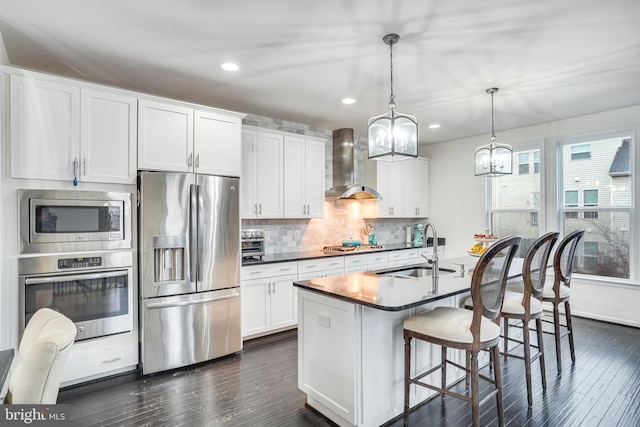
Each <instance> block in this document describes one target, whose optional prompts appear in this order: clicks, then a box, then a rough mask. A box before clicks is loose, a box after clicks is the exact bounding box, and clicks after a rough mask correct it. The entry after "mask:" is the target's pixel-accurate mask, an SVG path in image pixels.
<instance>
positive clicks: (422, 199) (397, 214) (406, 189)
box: [365, 157, 429, 218]
mask: <svg viewBox="0 0 640 427" xmlns="http://www.w3.org/2000/svg"><path fill="white" fill-rule="evenodd" d="M365 179H366V181H367V183H369V184H370V185H372V186H373V187H374V188H375V189H376V190H377V191H378V193H380V194H381V195H382V200H378V201H377V203H376V211H377V212H376V213H375V214H372V216H376V217H378V218H425V217H427V216H428V210H429V206H428V202H429V159H426V158H421V157H418V158H416V159H408V160H402V161H398V162H385V161H375V160H369V161H367V162H365Z"/></svg>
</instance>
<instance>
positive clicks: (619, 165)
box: [557, 133, 634, 279]
mask: <svg viewBox="0 0 640 427" xmlns="http://www.w3.org/2000/svg"><path fill="white" fill-rule="evenodd" d="M632 151H633V135H631V134H630V133H625V134H617V135H607V136H605V137H593V138H581V139H579V140H567V141H559V142H558V162H559V171H558V172H559V174H558V182H557V184H558V195H560V197H563V198H564V200H559V201H558V206H559V212H558V213H559V216H560V218H561V224H562V232H563V234H564V235H566V234H568V233H570V232H572V231H574V230H579V229H584V230H585V235H584V238H583V241H582V242H581V243H580V244H579V245H578V248H577V250H576V256H575V260H574V272H575V273H583V274H590V275H594V276H603V277H613V278H621V279H629V278H630V274H631V270H630V264H631V261H630V250H629V249H630V247H631V240H630V239H631V235H632V234H631V225H632V224H631V218H633V216H634V215H633V206H634V204H633V197H632V195H633V191H632V186H633V180H634V177H633V156H632Z"/></svg>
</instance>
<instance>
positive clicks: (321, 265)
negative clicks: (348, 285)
mask: <svg viewBox="0 0 640 427" xmlns="http://www.w3.org/2000/svg"><path fill="white" fill-rule="evenodd" d="M338 268H344V257H343V256H332V257H327V258H317V259H308V260H304V261H298V274H299V275H300V274H306V273H313V272H316V271H320V272H323V271H326V270H335V269H338ZM316 277H317V276H316Z"/></svg>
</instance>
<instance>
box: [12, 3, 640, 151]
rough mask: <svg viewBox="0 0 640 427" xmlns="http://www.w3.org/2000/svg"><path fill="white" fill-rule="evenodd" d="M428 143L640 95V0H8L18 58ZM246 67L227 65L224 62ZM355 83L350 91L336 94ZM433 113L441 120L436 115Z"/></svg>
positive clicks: (107, 80)
mask: <svg viewBox="0 0 640 427" xmlns="http://www.w3.org/2000/svg"><path fill="white" fill-rule="evenodd" d="M387 33H397V34H399V35H400V41H399V43H398V44H397V45H395V46H394V48H393V70H394V73H393V77H394V85H393V89H394V95H395V97H396V104H397V109H398V111H400V112H403V113H409V114H413V115H416V116H417V117H418V123H419V142H420V143H421V144H427V143H434V142H439V141H447V140H452V139H456V138H461V137H466V136H472V135H480V134H485V133H486V134H487V135H488V134H489V133H490V129H491V99H490V97H489V95H487V94H486V93H485V89H487V88H489V87H493V86H496V87H499V88H500V91H499V92H498V93H497V94H496V95H495V100H494V102H495V128H496V133H497V134H498V139H499V132H500V130H504V129H511V128H516V127H522V126H527V125H532V124H536V123H543V122H548V121H552V120H556V119H562V118H567V117H574V116H579V115H584V114H589V113H594V112H598V111H604V110H610V109H615V108H619V107H625V106H630V105H638V104H640V1H638V0H608V1H602V0H563V1H558V0H538V1H531V0H485V1H482V2H479V1H477V0H466V1H463V0H446V1H445V0H440V1H434V0H401V1H400V0H395V1H393V0H278V1H265V0H235V1H211V0H181V1H176V0H136V1H131V0H109V1H106V0H103V1H98V0H91V1H89V0H56V1H55V2H53V1H44V0H2V8H1V9H0V35H2V39H3V41H4V45H5V48H6V51H7V55H8V57H9V61H10V63H11V65H15V66H19V67H24V68H29V69H35V70H40V71H45V72H50V73H53V74H58V75H63V76H69V77H72V78H78V79H82V80H87V81H92V82H98V83H104V84H107V85H111V86H117V87H121V88H125V89H131V90H135V91H140V92H146V93H150V94H154V95H159V96H164V97H169V98H174V99H179V100H184V101H188V102H195V103H199V104H205V105H211V106H215V107H220V108H225V109H229V110H235V111H241V112H245V113H252V114H257V115H261V116H267V117H271V118H277V119H283V120H288V121H293V122H297V123H304V124H308V125H311V126H316V127H320V128H324V129H338V128H343V127H350V128H354V129H355V131H356V134H357V135H366V126H367V120H368V119H369V117H371V116H374V115H378V114H382V113H384V112H385V111H386V109H387V103H388V102H389V92H390V82H389V47H388V46H387V45H385V44H384V43H383V42H382V36H383V35H385V34H387ZM227 61H232V62H236V63H237V64H239V65H240V67H241V68H240V70H239V71H237V72H234V73H230V72H226V71H223V70H222V69H221V68H220V66H219V65H220V64H221V63H223V62H227ZM345 97H352V98H355V99H356V100H357V102H356V103H355V104H352V105H344V104H342V103H341V99H343V98H345ZM432 123H439V124H440V125H441V127H440V128H439V129H433V130H432V129H429V128H428V125H429V124H432Z"/></svg>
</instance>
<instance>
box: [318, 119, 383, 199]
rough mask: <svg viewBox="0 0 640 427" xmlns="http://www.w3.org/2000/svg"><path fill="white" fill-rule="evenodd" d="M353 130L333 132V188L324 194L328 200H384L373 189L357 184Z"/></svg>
mask: <svg viewBox="0 0 640 427" xmlns="http://www.w3.org/2000/svg"><path fill="white" fill-rule="evenodd" d="M353 147H354V141H353V129H338V130H334V131H333V187H331V188H330V189H329V190H327V192H326V193H325V194H324V195H325V197H326V198H334V199H335V198H338V199H357V200H366V199H382V196H381V195H380V194H379V193H378V192H377V191H376V190H374V189H373V188H371V187H367V186H366V185H364V184H356V183H354V180H355V172H354V165H355V158H354V155H353V151H354V148H353Z"/></svg>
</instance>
